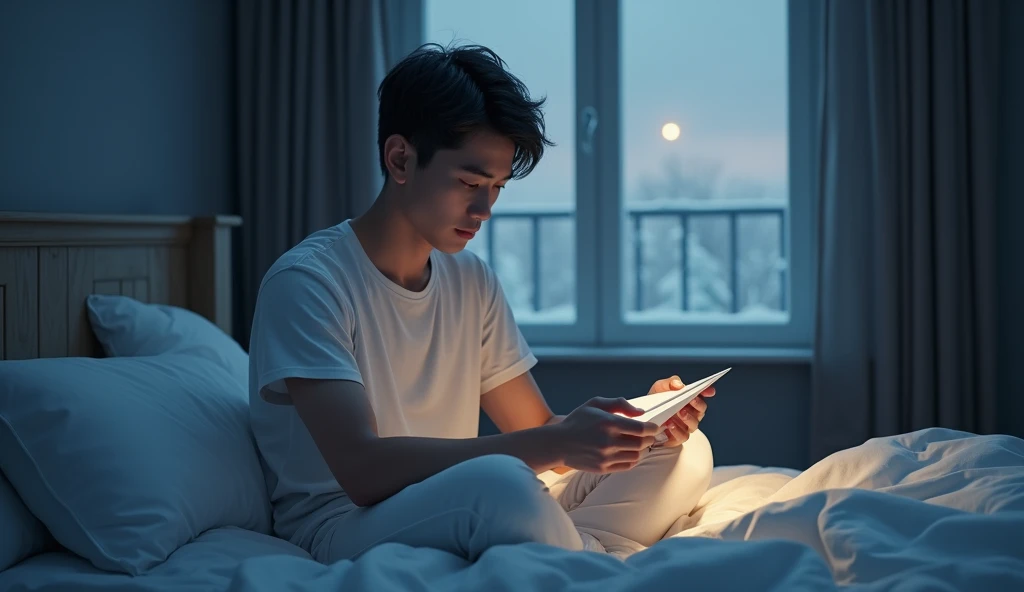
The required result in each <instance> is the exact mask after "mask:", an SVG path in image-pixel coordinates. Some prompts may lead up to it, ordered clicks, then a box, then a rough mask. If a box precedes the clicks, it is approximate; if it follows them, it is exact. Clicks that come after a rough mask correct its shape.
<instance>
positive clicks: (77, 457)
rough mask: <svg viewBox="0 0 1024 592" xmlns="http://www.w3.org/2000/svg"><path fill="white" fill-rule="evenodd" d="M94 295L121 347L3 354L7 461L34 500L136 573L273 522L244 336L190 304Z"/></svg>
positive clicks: (91, 549)
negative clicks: (184, 549)
mask: <svg viewBox="0 0 1024 592" xmlns="http://www.w3.org/2000/svg"><path fill="white" fill-rule="evenodd" d="M87 306H88V311H89V319H90V322H91V323H92V326H93V330H94V332H95V334H96V336H97V338H98V339H99V340H100V343H101V344H102V346H103V348H104V350H105V351H106V352H107V354H108V355H109V356H113V357H109V358H105V359H91V358H51V359H39V360H24V361H9V362H3V363H0V470H2V473H3V474H4V475H6V477H7V479H9V480H10V483H11V484H13V486H14V489H15V490H16V491H17V494H18V496H20V499H21V500H23V501H24V505H25V506H27V508H28V509H29V510H31V513H32V514H33V515H34V516H35V517H36V518H38V520H39V521H41V522H42V524H45V526H46V528H48V529H49V531H50V533H51V534H52V535H53V537H54V538H55V539H56V540H57V542H59V543H61V544H62V545H63V546H64V547H66V548H67V549H68V550H70V551H72V552H74V553H76V554H77V555H80V556H82V557H84V558H85V559H87V560H89V561H90V562H91V563H93V565H95V566H96V567H99V568H101V569H107V570H111V571H117V572H123V573H129V574H133V575H138V574H141V573H144V572H145V571H146V570H148V569H149V568H151V567H153V566H154V565H157V564H159V563H162V562H163V561H164V560H166V559H167V557H168V556H169V555H170V554H171V553H173V552H174V551H175V550H176V549H178V548H179V547H181V546H182V545H184V544H185V543H188V542H189V541H191V540H193V539H194V538H196V537H197V536H199V534H201V533H202V532H204V531H206V530H209V529H212V528H217V527H223V526H236V527H240V528H245V529H248V530H253V531H256V532H260V533H265V534H269V533H270V524H271V522H270V503H269V500H268V497H267V493H266V487H265V483H264V479H263V473H262V470H261V466H260V462H259V458H258V455H257V453H256V448H255V445H254V443H253V440H252V435H251V430H250V428H249V406H248V405H249V401H248V391H247V388H248V387H247V384H248V378H247V377H248V357H247V356H246V354H245V352H244V351H243V350H242V348H241V347H239V346H238V344H237V343H235V341H234V340H232V339H231V337H229V336H228V335H226V334H225V333H224V332H223V331H221V330H220V329H219V328H217V327H216V326H215V325H213V324H212V323H210V322H209V321H207V320H206V319H204V318H203V317H201V316H199V315H197V314H195V313H192V312H190V311H187V310H184V309H180V308H176V307H170V306H161V305H147V304H143V303H141V302H138V301H135V300H132V299H131V298H127V297H123V296H90V297H89V299H88V302H87ZM0 491H2V483H0ZM18 496H15V497H18ZM0 497H2V493H0ZM4 522H5V523H6V520H5V521H4ZM28 528H29V530H31V525H29V527H28ZM23 532H28V531H25V530H24V527H23ZM0 536H6V535H0ZM19 548H26V546H25V545H19ZM3 550H4V547H3V546H0V551H3ZM24 552H25V551H18V553H17V554H23V553H24ZM11 556H14V555H11ZM3 561H4V557H3V556H2V554H0V565H3ZM15 561H16V560H15Z"/></svg>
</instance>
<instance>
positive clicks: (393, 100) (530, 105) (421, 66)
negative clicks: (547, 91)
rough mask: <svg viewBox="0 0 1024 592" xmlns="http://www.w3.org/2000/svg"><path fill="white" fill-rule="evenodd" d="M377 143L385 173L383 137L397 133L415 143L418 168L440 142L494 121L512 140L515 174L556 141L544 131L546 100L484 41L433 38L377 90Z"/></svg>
mask: <svg viewBox="0 0 1024 592" xmlns="http://www.w3.org/2000/svg"><path fill="white" fill-rule="evenodd" d="M377 98H378V99H380V110H379V114H378V120H377V148H378V152H379V156H380V168H381V172H383V173H384V176H385V177H386V176H387V174H388V169H387V166H386V165H385V164H384V142H385V141H386V140H387V139H388V137H389V136H391V135H393V134H399V135H401V136H403V137H404V138H405V139H407V140H408V141H409V142H410V143H411V144H412V145H413V146H414V147H415V148H416V153H417V155H418V162H419V166H420V167H425V166H427V165H428V164H429V163H430V160H431V159H432V158H433V157H434V154H435V153H436V152H437V151H438V150H441V149H457V148H459V147H460V146H461V145H462V142H463V141H464V140H465V138H466V136H467V135H469V134H470V133H472V132H474V131H478V130H480V129H482V128H490V129H492V130H493V131H495V132H496V133H498V134H500V135H502V136H505V137H507V138H508V139H510V140H511V141H512V142H513V144H515V155H514V157H513V160H512V177H513V178H515V179H521V178H523V177H525V176H526V175H528V174H530V172H531V171H533V169H534V167H536V166H537V163H538V162H540V159H541V156H542V155H543V154H544V146H545V145H547V146H551V145H553V143H552V142H551V141H550V140H549V139H548V138H547V137H546V136H545V135H544V115H543V113H542V112H541V106H542V105H543V104H544V101H545V98H541V99H538V100H534V99H531V98H530V95H529V91H527V89H526V85H525V84H523V83H522V81H520V80H519V79H518V78H516V77H515V76H514V75H513V74H512V73H511V72H509V71H508V69H507V68H506V65H505V62H504V61H503V60H502V59H501V58H500V57H498V55H497V54H496V53H494V52H493V51H492V50H490V49H488V48H486V47H483V46H480V45H463V46H449V47H442V46H440V45H438V44H435V43H428V44H426V45H423V46H421V47H420V48H419V49H417V50H416V51H414V52H412V53H411V54H409V55H408V56H406V57H405V58H404V59H403V60H402V61H401V62H399V63H398V64H397V65H396V66H395V67H394V68H392V69H391V71H390V72H388V74H387V76H386V77H385V78H384V81H383V82H381V84H380V87H379V88H378V89H377Z"/></svg>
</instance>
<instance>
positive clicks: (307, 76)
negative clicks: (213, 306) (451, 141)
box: [235, 0, 423, 345]
mask: <svg viewBox="0 0 1024 592" xmlns="http://www.w3.org/2000/svg"><path fill="white" fill-rule="evenodd" d="M235 10H236V35H237V39H236V70H237V78H236V86H235V88H236V105H237V111H236V114H237V157H238V160H237V163H238V183H237V188H238V193H239V200H240V203H239V208H238V209H239V213H240V214H241V216H242V219H243V227H242V229H241V232H240V233H241V241H240V242H241V248H240V249H239V253H240V256H239V260H238V265H237V268H238V270H239V274H238V278H237V285H238V286H239V289H238V301H239V304H240V306H239V307H238V309H239V313H240V314H239V318H238V319H237V321H238V323H239V326H240V327H241V330H240V331H239V334H238V335H236V337H237V338H238V339H239V341H240V342H242V343H243V345H247V344H248V338H249V328H250V327H251V325H252V312H253V310H254V307H255V304H256V296H257V293H258V289H259V284H260V281H261V280H262V279H263V275H264V274H265V273H266V271H267V269H269V268H270V266H271V265H272V264H273V263H274V261H275V260H276V259H277V258H278V257H279V256H280V255H281V254H283V253H284V252H285V251H287V250H288V249H289V248H291V247H292V246H294V245H295V244H297V243H298V242H299V241H301V240H302V239H303V238H304V237H305V236H307V235H308V234H310V233H311V232H313V231H315V230H319V229H321V228H325V227H328V226H331V225H333V224H337V223H338V222H341V221H343V220H345V219H347V218H351V217H353V216H357V215H359V214H361V213H362V212H363V211H365V210H366V208H367V207H368V206H369V205H370V204H371V203H372V202H373V199H374V198H375V197H376V196H377V193H378V192H379V191H380V187H381V184H382V182H383V177H382V176H381V174H380V171H379V168H378V164H377V162H378V160H377V146H376V139H377V96H376V91H377V86H378V85H379V84H380V81H381V80H382V79H383V77H384V74H385V73H386V72H387V70H388V69H389V68H390V67H391V66H393V65H394V64H395V63H396V62H397V61H398V60H400V59H401V58H402V57H403V56H404V55H406V54H407V53H409V52H410V51H411V50H413V49H415V48H416V47H417V46H418V45H420V43H421V39H422V36H423V33H422V27H423V9H422V3H421V2H420V1H419V0H238V1H237V2H236V8H235Z"/></svg>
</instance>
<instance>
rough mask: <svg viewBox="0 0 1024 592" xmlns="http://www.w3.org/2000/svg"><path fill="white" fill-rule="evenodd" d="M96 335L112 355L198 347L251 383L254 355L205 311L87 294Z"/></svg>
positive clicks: (190, 350) (198, 351)
mask: <svg viewBox="0 0 1024 592" xmlns="http://www.w3.org/2000/svg"><path fill="white" fill-rule="evenodd" d="M85 304H86V308H87V310H88V312H89V323H90V324H91V325H92V330H93V333H95V334H96V339H98V340H99V342H100V345H102V346H103V351H105V352H106V353H107V355H108V356H111V357H115V356H116V357H131V356H158V355H160V354H168V353H196V354H200V355H204V356H208V357H211V358H212V359H214V360H216V361H217V362H218V363H220V364H221V365H222V366H224V367H225V368H227V369H228V371H230V372H231V374H232V375H233V376H234V377H235V378H237V379H238V380H239V382H241V383H242V384H243V385H246V388H248V384H249V356H248V355H247V354H246V353H245V350H243V349H242V347H241V346H240V345H238V342H236V341H235V340H234V339H232V338H231V336H230V335H228V334H227V333H225V332H224V331H222V330H221V328H220V327H218V326H217V325H214V324H213V323H211V322H210V321H209V320H207V319H206V318H205V317H203V316H201V315H198V314H196V313H194V312H192V311H190V310H185V309H184V308H178V307H177V306H169V305H165V304H146V303H143V302H139V301H138V300H135V299H133V298H129V297H128V296H108V295H104V294H92V295H90V296H89V297H88V298H86V300H85Z"/></svg>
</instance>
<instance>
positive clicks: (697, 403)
mask: <svg viewBox="0 0 1024 592" xmlns="http://www.w3.org/2000/svg"><path fill="white" fill-rule="evenodd" d="M689 406H690V407H691V408H693V409H694V410H695V411H697V416H698V417H700V416H702V415H704V412H705V411H707V410H708V403H707V401H705V400H704V399H702V398H701V397H697V398H696V399H694V400H692V401H690V405H689ZM684 411H685V409H684Z"/></svg>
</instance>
